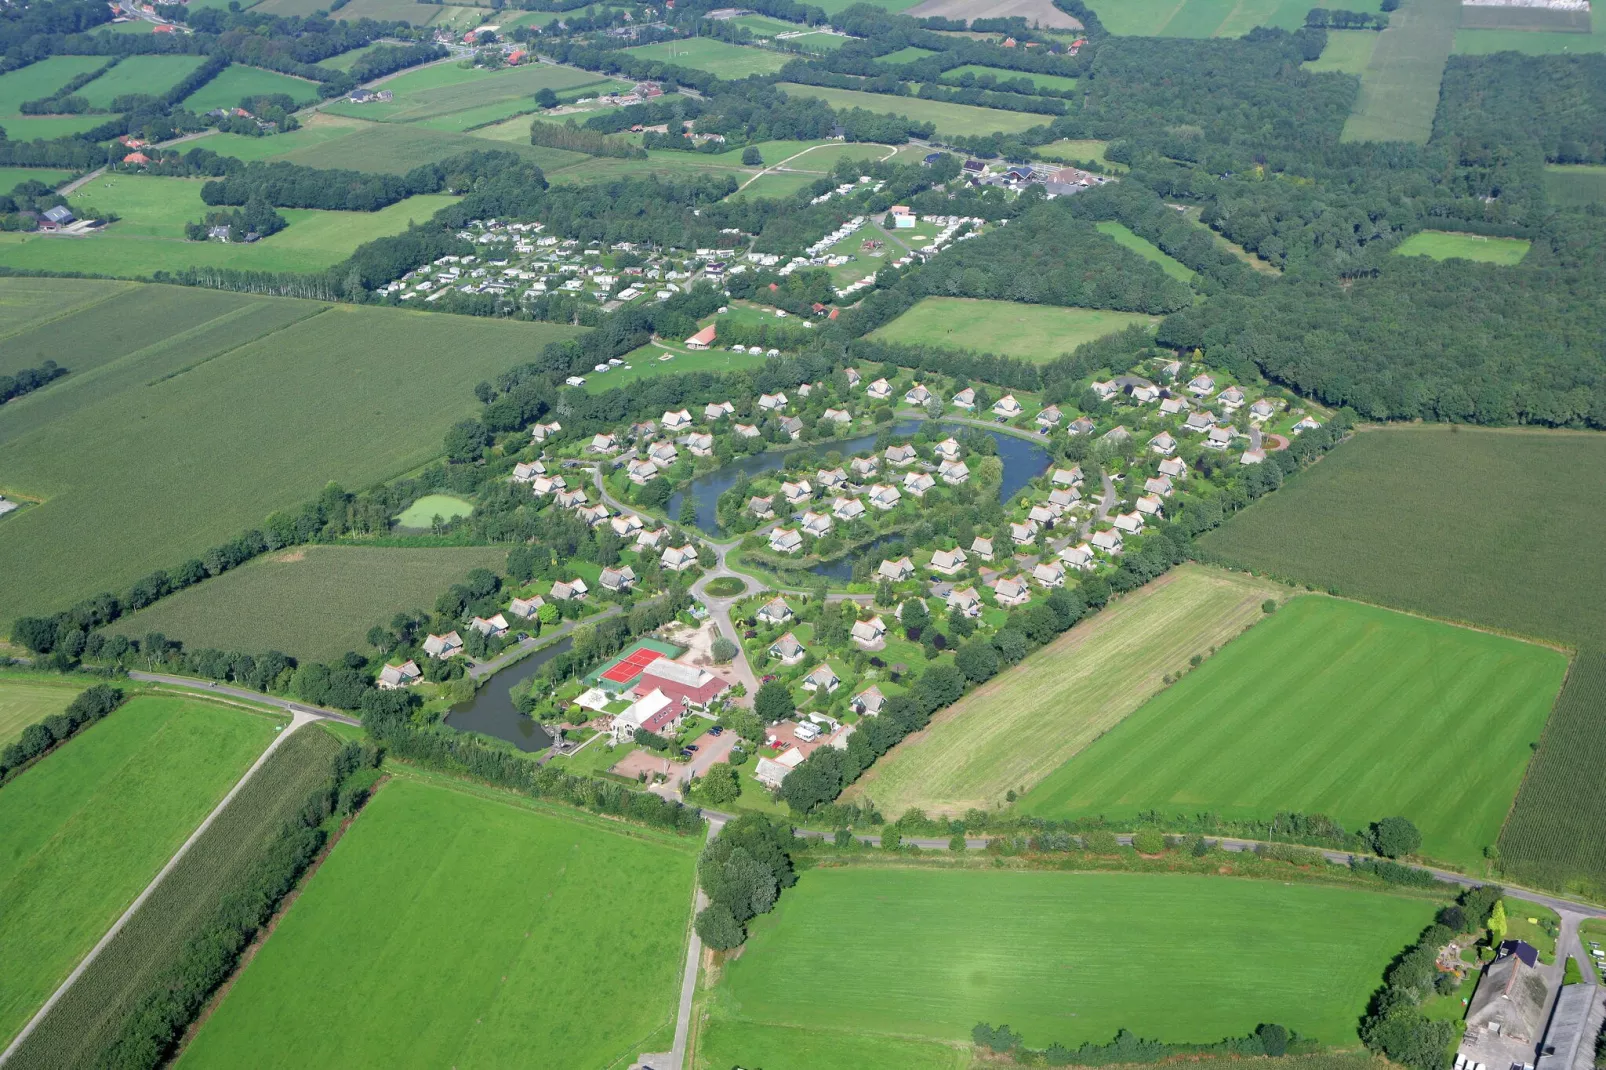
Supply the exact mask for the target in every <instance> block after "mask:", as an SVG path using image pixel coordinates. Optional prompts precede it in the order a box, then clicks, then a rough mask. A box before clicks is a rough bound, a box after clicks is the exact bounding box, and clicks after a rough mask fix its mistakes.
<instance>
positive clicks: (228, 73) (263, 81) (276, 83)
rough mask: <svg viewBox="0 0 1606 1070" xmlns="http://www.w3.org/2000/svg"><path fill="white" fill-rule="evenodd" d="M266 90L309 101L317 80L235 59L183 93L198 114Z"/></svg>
mask: <svg viewBox="0 0 1606 1070" xmlns="http://www.w3.org/2000/svg"><path fill="white" fill-rule="evenodd" d="M269 93H283V94H285V95H286V96H289V97H291V98H293V99H294V100H295V102H296V103H297V104H311V103H312V102H313V101H315V100H317V99H318V83H317V82H309V81H307V80H306V79H305V78H292V77H291V76H290V75H288V74H279V73H278V72H277V71H266V70H263V69H262V68H260V67H247V66H245V65H243V64H239V63H234V64H230V65H229V66H228V67H227V68H225V69H224V71H223V73H222V74H220V75H218V76H217V77H216V78H214V79H212V80H211V81H210V82H208V83H206V84H205V85H203V86H202V87H201V88H199V89H197V90H196V91H195V92H193V93H191V94H190V95H189V96H187V97H185V98H184V107H186V108H188V109H189V110H190V111H193V112H195V113H196V114H197V115H204V114H205V113H207V112H209V111H211V110H212V109H213V108H237V107H239V106H240V101H241V100H242V99H244V98H245V97H254V96H266V95H268V94H269Z"/></svg>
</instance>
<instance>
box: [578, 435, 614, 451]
mask: <svg viewBox="0 0 1606 1070" xmlns="http://www.w3.org/2000/svg"><path fill="white" fill-rule="evenodd" d="M586 448H587V449H589V450H590V451H591V452H592V453H613V452H614V451H616V450H618V448H619V444H618V442H617V441H615V440H614V437H613V436H612V435H592V436H591V445H590V446H588V447H586Z"/></svg>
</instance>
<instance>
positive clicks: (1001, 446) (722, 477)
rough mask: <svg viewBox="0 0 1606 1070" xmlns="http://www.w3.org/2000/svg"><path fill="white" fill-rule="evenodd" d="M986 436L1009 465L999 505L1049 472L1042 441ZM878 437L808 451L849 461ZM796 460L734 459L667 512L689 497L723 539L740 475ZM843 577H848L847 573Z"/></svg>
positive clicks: (908, 427) (897, 427)
mask: <svg viewBox="0 0 1606 1070" xmlns="http://www.w3.org/2000/svg"><path fill="white" fill-rule="evenodd" d="M922 423H924V421H922V420H900V421H899V422H898V423H896V424H893V426H892V433H893V434H894V435H897V436H900V437H907V436H909V435H912V434H914V433H915V431H917V430H918V429H919V427H920V425H921V424H922ZM938 426H939V427H941V428H942V429H943V430H944V431H947V432H950V433H951V434H956V435H957V434H958V433H960V432H961V431H967V430H971V431H976V430H983V429H982V428H973V427H971V426H970V425H968V424H955V423H947V422H943V423H939V424H938ZM987 434H989V435H991V436H993V441H994V442H996V443H998V459H999V460H1001V461H1002V462H1003V463H1004V479H1003V483H1002V484H1001V485H1000V486H999V488H998V500H999V501H1001V502H1002V501H1008V500H1009V499H1010V498H1012V497H1013V496H1014V495H1015V494H1016V492H1018V491H1019V490H1020V489H1021V488H1022V487H1024V486H1025V485H1026V484H1028V483H1030V482H1031V481H1032V480H1034V479H1036V478H1037V477H1038V476H1040V475H1042V474H1043V473H1044V472H1045V471H1046V470H1047V469H1048V465H1049V460H1050V458H1049V455H1048V451H1047V450H1045V449H1044V448H1043V447H1042V446H1040V445H1038V444H1037V443H1035V442H1032V441H1030V440H1028V439H1024V438H1020V437H1019V436H1017V435H1009V434H1005V433H1003V432H1002V431H993V430H990V429H988V430H987ZM878 437H879V435H878V434H877V435H861V436H859V437H858V438H844V439H833V440H832V441H830V442H819V443H814V444H811V445H810V446H809V447H808V449H809V450H810V451H811V452H813V453H814V454H815V456H817V457H824V456H825V454H826V453H828V452H830V451H831V450H835V451H837V452H838V453H840V454H842V456H843V457H847V456H849V455H850V454H854V453H862V452H864V451H865V450H868V449H870V448H872V447H873V446H874V445H875V442H876V439H877V438H878ZM791 456H793V451H790V450H786V451H781V452H772V453H760V454H755V455H754V456H751V457H743V458H741V459H740V460H737V461H732V462H731V463H730V464H727V465H726V466H725V467H723V468H721V469H719V470H717V471H714V472H710V473H708V474H707V475H705V476H699V477H698V478H697V479H694V480H692V482H691V486H690V487H688V488H687V489H686V490H684V491H676V492H675V493H674V494H673V495H671V496H670V499H669V505H668V509H667V511H668V513H669V515H670V516H679V515H680V505H681V502H682V501H684V500H685V497H686V495H687V494H690V495H691V496H692V497H693V498H694V499H696V502H697V527H698V528H699V529H700V530H702V531H703V532H705V533H707V534H709V535H713V536H716V537H718V536H720V535H723V534H724V532H723V531H721V530H720V527H719V521H718V519H717V518H716V517H715V515H714V510H715V506H716V505H717V504H718V502H719V497H720V495H722V494H724V493H725V492H726V491H728V490H730V489H731V488H732V487H734V486H735V485H736V476H737V474H738V473H740V472H746V473H747V477H748V478H749V479H752V478H754V477H755V476H758V475H759V474H760V473H763V472H773V471H776V470H778V469H780V468H781V467H782V466H783V465H784V463H785V462H786V460H787V459H788V458H789V457H791ZM839 565H842V566H843V567H845V568H847V569H848V570H850V571H851V569H852V567H853V566H852V564H851V562H848V561H847V560H846V559H844V560H843V561H839V562H832V563H831V564H828V565H820V566H817V567H816V568H815V570H814V571H815V572H817V573H819V574H820V575H824V576H833V577H835V576H837V573H836V572H834V571H821V570H832V569H836V568H837V567H838V566H839ZM841 578H845V575H844V577H841Z"/></svg>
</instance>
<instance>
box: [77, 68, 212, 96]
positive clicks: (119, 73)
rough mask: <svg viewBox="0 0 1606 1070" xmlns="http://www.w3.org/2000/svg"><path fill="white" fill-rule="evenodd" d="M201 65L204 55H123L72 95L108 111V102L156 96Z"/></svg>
mask: <svg viewBox="0 0 1606 1070" xmlns="http://www.w3.org/2000/svg"><path fill="white" fill-rule="evenodd" d="M205 62H206V57H205V56H125V57H124V58H123V60H122V62H120V63H119V64H117V66H115V67H113V68H112V69H111V70H109V71H107V72H106V73H105V74H103V75H101V76H100V77H99V78H96V79H95V80H94V81H93V82H90V83H89V84H88V85H86V86H84V87H83V88H82V89H80V90H78V92H77V93H75V94H74V95H75V96H80V97H83V98H84V99H85V100H87V101H89V103H90V106H91V107H94V108H100V109H109V108H110V107H111V104H112V101H114V100H116V99H117V98H118V97H121V96H127V95H129V94H130V93H142V94H145V95H147V96H160V95H161V94H163V93H165V92H167V91H168V90H169V89H171V88H173V86H175V85H177V84H178V83H179V82H180V81H182V80H183V79H184V78H185V77H187V76H188V75H189V74H190V73H191V72H193V71H194V70H195V68H197V67H199V66H200V65H201V64H202V63H205Z"/></svg>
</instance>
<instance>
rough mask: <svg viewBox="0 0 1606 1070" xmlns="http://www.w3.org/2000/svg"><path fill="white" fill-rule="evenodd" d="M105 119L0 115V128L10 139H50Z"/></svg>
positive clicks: (95, 116)
mask: <svg viewBox="0 0 1606 1070" xmlns="http://www.w3.org/2000/svg"><path fill="white" fill-rule="evenodd" d="M105 121H106V117H105V116H104V115H53V116H44V117H37V116H32V115H28V116H19V117H12V116H9V115H7V116H0V128H3V129H4V130H5V132H6V137H7V138H8V139H9V140H11V141H51V140H54V139H55V138H58V137H67V136H68V135H70V134H81V133H83V132H84V131H85V130H93V129H94V128H95V127H97V126H100V125H101V124H102V123H104V122H105Z"/></svg>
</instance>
